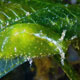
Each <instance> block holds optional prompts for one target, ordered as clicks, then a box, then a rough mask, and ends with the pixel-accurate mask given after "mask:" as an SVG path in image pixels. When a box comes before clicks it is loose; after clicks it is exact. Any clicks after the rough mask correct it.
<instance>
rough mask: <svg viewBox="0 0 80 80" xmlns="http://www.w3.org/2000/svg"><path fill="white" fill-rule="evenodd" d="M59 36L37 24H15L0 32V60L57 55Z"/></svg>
mask: <svg viewBox="0 0 80 80" xmlns="http://www.w3.org/2000/svg"><path fill="white" fill-rule="evenodd" d="M58 38H59V35H57V34H56V33H54V32H53V31H52V29H50V28H46V27H44V26H41V25H38V24H29V23H28V24H26V23H23V24H15V25H12V26H10V27H7V28H6V29H5V30H3V31H2V32H0V58H4V59H5V58H7V59H8V58H9V59H12V58H15V57H25V56H26V57H30V58H34V57H40V56H45V55H51V54H53V53H54V54H55V53H59V50H58V48H57V40H58Z"/></svg>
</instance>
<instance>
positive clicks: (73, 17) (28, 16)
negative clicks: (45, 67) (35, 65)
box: [0, 0, 80, 80]
mask: <svg viewBox="0 0 80 80" xmlns="http://www.w3.org/2000/svg"><path fill="white" fill-rule="evenodd" d="M0 4H1V5H0V78H1V77H3V76H4V75H6V74H7V73H8V72H10V71H12V70H13V69H14V68H16V67H17V66H19V65H21V64H23V63H24V62H26V61H27V60H28V61H29V62H30V64H31V61H32V59H33V58H36V57H43V56H53V58H54V59H55V61H56V62H57V63H58V64H59V65H60V66H61V68H62V69H63V70H64V72H65V73H66V75H67V76H68V77H69V79H70V80H80V77H79V75H78V74H77V72H76V71H75V70H74V69H73V68H72V66H71V65H70V64H69V63H68V60H67V59H66V56H65V55H68V48H69V46H70V45H71V43H72V42H73V41H74V40H75V39H78V40H80V8H79V7H80V5H69V4H62V0H43V1H42V0H23V1H22V0H4V1H3V0H1V1H0ZM77 44H79V43H77ZM77 48H78V50H80V47H79V46H77ZM70 59H71V61H73V62H75V59H74V57H72V58H70ZM79 60H80V59H79Z"/></svg>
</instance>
